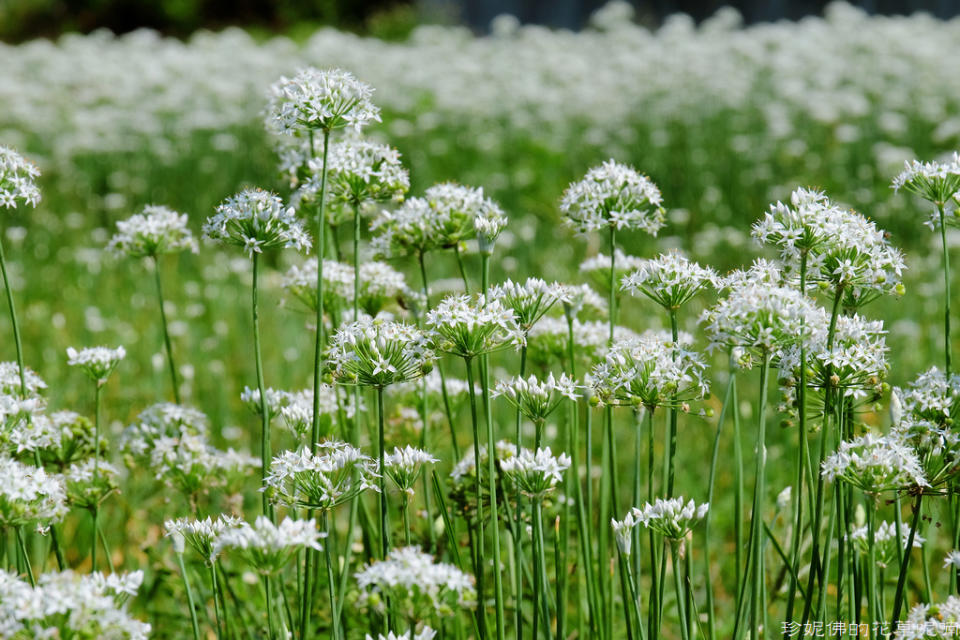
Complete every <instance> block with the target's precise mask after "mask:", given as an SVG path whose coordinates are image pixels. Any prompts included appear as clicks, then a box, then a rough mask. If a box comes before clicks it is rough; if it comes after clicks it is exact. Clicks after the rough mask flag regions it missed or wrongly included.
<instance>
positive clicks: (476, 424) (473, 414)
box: [464, 358, 499, 636]
mask: <svg viewBox="0 0 960 640" xmlns="http://www.w3.org/2000/svg"><path fill="white" fill-rule="evenodd" d="M471 360H472V358H464V366H465V367H466V370H467V392H468V393H469V396H470V419H471V422H472V424H473V469H474V490H475V491H476V492H477V515H476V518H477V526H476V527H475V531H474V534H475V536H474V537H475V544H476V546H477V551H476V557H477V595H478V600H479V602H480V603H481V605H480V606H478V607H477V617H478V618H479V621H480V633H481V635H484V636H485V635H486V633H487V615H486V611H485V610H484V607H483V606H482V603H483V598H484V593H485V591H484V583H485V580H484V569H485V568H486V554H485V553H484V544H483V494H482V493H481V486H482V485H481V480H480V468H481V467H480V418H479V416H478V413H477V392H476V387H475V386H474V381H473V365H472V362H471ZM487 456H488V457H490V458H493V456H494V452H493V450H492V449H489V450H488V451H487ZM497 569H499V567H497Z"/></svg>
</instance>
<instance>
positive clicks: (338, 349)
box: [327, 320, 433, 388]
mask: <svg viewBox="0 0 960 640" xmlns="http://www.w3.org/2000/svg"><path fill="white" fill-rule="evenodd" d="M327 354H328V356H327V357H328V359H329V360H328V363H329V366H330V369H331V371H332V373H333V377H334V379H335V380H336V381H337V382H339V383H340V384H357V385H361V386H369V387H381V388H382V387H386V386H388V385H391V384H395V383H397V382H406V381H409V380H416V379H417V378H419V377H421V376H422V375H424V374H425V373H427V372H428V371H429V369H430V368H431V367H432V360H433V351H432V350H431V348H430V346H429V342H428V340H427V337H426V336H425V335H424V334H423V333H422V332H421V331H420V330H419V329H417V328H416V327H413V326H411V325H406V324H401V323H397V322H384V321H381V320H372V321H371V320H360V321H357V322H354V323H351V324H348V325H345V326H343V327H341V328H340V329H339V330H337V333H336V334H334V336H333V339H332V340H331V343H330V348H329V350H328V352H327Z"/></svg>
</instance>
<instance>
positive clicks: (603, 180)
mask: <svg viewBox="0 0 960 640" xmlns="http://www.w3.org/2000/svg"><path fill="white" fill-rule="evenodd" d="M662 201H663V198H662V197H661V195H660V190H659V189H658V188H657V186H656V185H655V184H653V182H651V181H650V179H649V178H647V177H646V176H644V175H642V174H640V173H638V172H637V171H636V170H635V169H633V168H631V167H628V166H626V165H623V164H620V163H618V162H614V161H613V160H608V161H607V162H604V163H603V164H602V165H600V166H598V167H593V168H592V169H590V170H589V171H588V172H587V175H586V176H585V177H584V178H583V179H582V180H580V181H579V182H574V183H573V184H571V185H570V186H569V187H567V190H566V191H565V192H564V194H563V198H562V199H561V201H560V212H561V213H562V214H563V215H564V217H565V218H566V220H567V223H568V224H569V225H570V226H572V227H573V228H574V229H576V230H577V231H578V232H580V233H587V232H589V231H599V230H601V229H607V228H614V229H641V230H643V231H646V232H647V233H649V234H650V235H654V236H655V235H657V232H658V231H659V230H660V229H661V227H663V225H664V219H665V217H666V214H665V213H664V210H663V207H662V206H661V202H662Z"/></svg>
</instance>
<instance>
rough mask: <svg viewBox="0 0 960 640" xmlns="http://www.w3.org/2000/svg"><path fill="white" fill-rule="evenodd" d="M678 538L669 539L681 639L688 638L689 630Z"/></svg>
mask: <svg viewBox="0 0 960 640" xmlns="http://www.w3.org/2000/svg"><path fill="white" fill-rule="evenodd" d="M679 546H680V541H679V540H671V541H670V556H671V560H672V561H673V588H674V591H675V592H676V597H677V621H678V622H679V624H680V637H681V638H682V640H689V638H690V630H689V629H687V614H686V612H685V611H684V609H685V607H684V595H683V584H682V580H681V578H680V553H679V549H678V547H679Z"/></svg>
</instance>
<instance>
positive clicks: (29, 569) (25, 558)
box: [14, 527, 37, 587]
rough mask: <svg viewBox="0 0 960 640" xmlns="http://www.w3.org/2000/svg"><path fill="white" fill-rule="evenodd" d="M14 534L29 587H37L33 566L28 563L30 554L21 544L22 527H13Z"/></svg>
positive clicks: (24, 545) (25, 546) (22, 543)
mask: <svg viewBox="0 0 960 640" xmlns="http://www.w3.org/2000/svg"><path fill="white" fill-rule="evenodd" d="M14 533H15V534H16V536H17V547H18V548H19V550H20V555H21V556H22V557H23V566H24V567H25V568H26V570H27V579H29V580H30V586H31V587H35V586H37V583H36V581H35V580H34V578H33V566H32V564H31V563H30V554H29V553H27V545H26V544H24V542H23V527H14Z"/></svg>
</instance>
